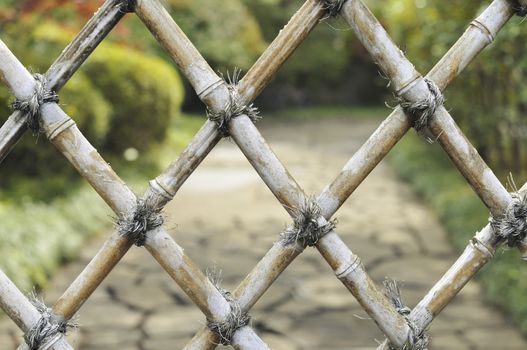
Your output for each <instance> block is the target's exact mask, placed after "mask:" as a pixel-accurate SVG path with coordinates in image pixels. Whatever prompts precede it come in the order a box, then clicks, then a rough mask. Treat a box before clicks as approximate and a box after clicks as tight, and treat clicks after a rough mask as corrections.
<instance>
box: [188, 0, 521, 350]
mask: <svg viewBox="0 0 527 350" xmlns="http://www.w3.org/2000/svg"><path fill="white" fill-rule="evenodd" d="M497 4H499V2H497V1H495V2H494V3H493V4H492V5H491V6H489V9H488V10H487V11H485V12H484V13H483V14H482V16H480V17H479V18H478V21H480V22H482V23H486V22H487V21H488V18H489V15H492V17H493V18H495V19H496V21H497V22H498V23H499V25H497V26H496V27H495V28H494V29H495V30H496V32H495V33H497V32H498V31H499V30H500V29H501V27H502V26H503V25H504V24H505V23H506V22H507V20H508V19H509V18H510V17H511V16H510V14H508V13H507V12H506V11H504V12H499V13H495V12H496V5H497ZM498 9H499V8H498ZM488 44H490V42H489V41H488V40H487V37H486V35H484V33H482V32H481V31H480V30H479V29H478V28H476V27H474V26H471V27H469V29H468V30H467V31H466V32H465V33H464V34H463V35H462V36H461V37H460V38H459V40H458V41H457V42H456V43H455V44H454V46H453V47H452V48H451V49H450V50H449V51H448V52H447V54H446V55H445V56H444V57H443V58H442V59H441V60H440V61H439V62H438V63H437V64H436V66H435V67H434V68H433V69H432V71H431V72H430V73H429V76H430V77H432V79H433V80H434V81H435V82H436V83H437V85H438V86H439V87H440V88H441V89H444V88H446V87H447V86H448V84H450V83H451V82H452V81H453V80H454V79H455V78H456V77H457V75H458V74H459V73H461V71H462V70H463V69H464V68H465V67H466V66H467V65H468V63H470V61H471V60H472V59H473V58H474V57H475V56H476V55H477V54H478V53H479V52H480V51H481V50H482V49H483V48H485V47H486V46H487V45H488ZM444 72H448V74H444ZM409 128H410V121H409V120H408V118H407V117H406V115H405V114H404V112H403V111H402V110H401V109H400V108H396V109H395V110H394V112H393V113H392V114H390V116H389V117H388V118H387V119H386V121H385V122H384V123H383V124H382V125H381V126H380V127H379V128H378V129H377V130H376V131H375V132H374V134H373V135H372V136H371V137H370V138H369V139H368V141H366V143H365V144H364V145H363V146H362V147H361V148H360V149H359V151H358V152H356V153H355V154H354V156H353V157H352V158H351V159H350V161H349V162H348V163H347V164H346V166H345V167H344V169H343V170H342V171H341V173H340V174H339V175H338V176H337V178H336V179H335V180H334V181H333V182H332V183H331V184H330V185H329V186H327V187H326V188H325V190H324V191H323V192H322V194H321V195H320V196H319V197H318V202H319V203H320V206H321V209H322V212H323V215H324V216H325V217H326V219H329V218H330V217H331V216H332V215H333V213H335V212H336V210H338V208H339V207H340V206H341V205H342V203H343V202H344V201H345V199H346V198H348V197H349V196H350V195H351V193H352V192H353V191H354V190H355V189H356V188H357V187H358V186H359V184H360V183H361V182H362V181H363V180H364V178H366V176H367V175H368V174H369V173H370V172H371V170H372V169H373V168H374V167H375V166H376V165H377V164H378V163H379V162H380V160H381V159H382V158H384V156H385V155H386V154H387V153H388V152H389V150H390V149H391V148H392V147H393V145H395V143H396V142H397V141H398V140H399V139H400V138H402V136H403V135H404V134H405V133H406V131H407V130H408V129H409ZM300 252H301V250H298V248H296V247H283V246H281V245H280V244H275V245H273V247H272V248H271V250H270V251H269V252H268V253H267V254H266V256H265V257H264V258H263V259H262V260H261V261H260V262H259V263H258V265H257V266H256V267H255V268H254V269H253V270H252V272H251V273H250V274H249V275H248V276H247V277H246V278H245V280H244V281H243V282H242V283H241V284H240V285H239V286H238V288H237V289H236V290H235V292H234V296H235V297H236V298H237V299H238V301H239V302H240V305H241V307H242V308H246V309H249V308H250V307H251V306H252V305H254V303H255V302H256V301H257V299H258V298H259V297H260V296H261V295H263V293H264V292H265V290H266V289H267V288H268V287H269V286H270V285H271V284H272V283H273V281H274V280H275V279H276V278H277V277H278V275H279V274H280V273H281V272H282V271H283V270H284V269H285V268H286V267H287V266H288V264H289V263H290V261H292V260H293V259H294V258H295V257H296V256H297V255H298V254H299V253H300ZM350 260H353V259H350ZM209 336H210V333H209V332H208V330H207V329H206V328H204V329H202V330H201V331H200V332H199V333H198V334H196V336H195V337H194V339H193V341H192V342H191V344H189V345H188V346H187V348H200V349H202V348H207V346H209V348H210V340H208V337H209Z"/></svg>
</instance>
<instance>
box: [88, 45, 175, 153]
mask: <svg viewBox="0 0 527 350" xmlns="http://www.w3.org/2000/svg"><path fill="white" fill-rule="evenodd" d="M82 71H83V72H85V73H86V74H87V75H88V76H89V77H90V80H91V81H92V83H93V85H94V86H95V88H96V89H98V90H99V91H100V92H101V94H102V95H103V96H104V98H105V99H106V100H107V101H108V102H109V104H110V105H111V106H112V107H111V112H110V127H109V132H108V137H107V138H106V140H105V142H104V147H103V149H104V150H106V151H109V152H111V153H121V152H122V151H123V150H125V149H126V148H128V147H135V148H136V149H137V150H139V151H144V150H146V149H147V148H148V147H150V146H151V145H152V144H154V143H158V142H161V141H163V139H164V137H165V134H166V131H167V128H168V126H169V125H170V121H171V120H172V119H173V118H174V117H176V116H177V115H178V114H179V112H180V106H181V103H182V99H183V87H182V84H181V81H180V79H179V76H178V75H177V73H176V71H175V70H174V69H173V68H172V67H171V66H170V65H168V64H167V63H165V62H164V61H162V60H161V59H158V58H154V57H148V56H145V55H143V54H141V53H140V52H138V51H135V50H132V49H129V48H126V47H123V46H117V45H114V44H109V45H102V46H101V47H100V48H98V49H97V50H96V51H95V52H94V54H93V56H92V57H90V58H89V59H88V60H87V62H86V63H85V66H84V67H83V68H82Z"/></svg>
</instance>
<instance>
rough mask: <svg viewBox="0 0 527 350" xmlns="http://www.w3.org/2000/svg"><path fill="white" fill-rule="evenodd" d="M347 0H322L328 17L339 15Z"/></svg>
mask: <svg viewBox="0 0 527 350" xmlns="http://www.w3.org/2000/svg"><path fill="white" fill-rule="evenodd" d="M346 1H347V0H322V3H323V9H324V10H325V11H326V12H327V14H328V17H337V16H338V15H339V13H340V10H342V7H343V6H344V4H345V3H346Z"/></svg>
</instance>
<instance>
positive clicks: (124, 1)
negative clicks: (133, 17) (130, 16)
mask: <svg viewBox="0 0 527 350" xmlns="http://www.w3.org/2000/svg"><path fill="white" fill-rule="evenodd" d="M135 5H136V0H121V2H120V3H119V4H118V5H117V6H119V10H120V11H121V12H122V13H129V12H134V11H135Z"/></svg>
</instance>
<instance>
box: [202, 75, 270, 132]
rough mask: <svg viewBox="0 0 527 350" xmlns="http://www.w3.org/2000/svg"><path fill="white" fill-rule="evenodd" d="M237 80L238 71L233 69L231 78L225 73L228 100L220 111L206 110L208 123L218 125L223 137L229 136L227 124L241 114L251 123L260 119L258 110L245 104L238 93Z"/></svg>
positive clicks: (251, 105)
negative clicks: (211, 122)
mask: <svg viewBox="0 0 527 350" xmlns="http://www.w3.org/2000/svg"><path fill="white" fill-rule="evenodd" d="M239 78H240V70H239V69H235V70H234V72H233V74H232V76H231V75H230V74H228V73H227V79H224V81H225V84H226V85H227V91H228V93H229V100H228V101H227V103H226V104H225V106H224V107H223V109H222V110H219V111H214V110H212V109H210V108H207V117H208V118H209V119H210V121H213V122H214V123H216V125H218V128H219V129H220V131H221V132H222V133H223V135H224V136H228V135H229V122H230V121H231V120H232V119H234V118H236V117H238V116H240V115H242V114H245V115H246V116H248V117H249V118H250V119H251V120H252V121H253V122H255V121H257V120H259V119H260V115H259V112H258V108H256V107H254V105H253V104H252V103H251V104H246V103H245V102H244V101H243V100H242V97H241V96H240V94H239V93H238V89H237V85H238V81H239Z"/></svg>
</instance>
